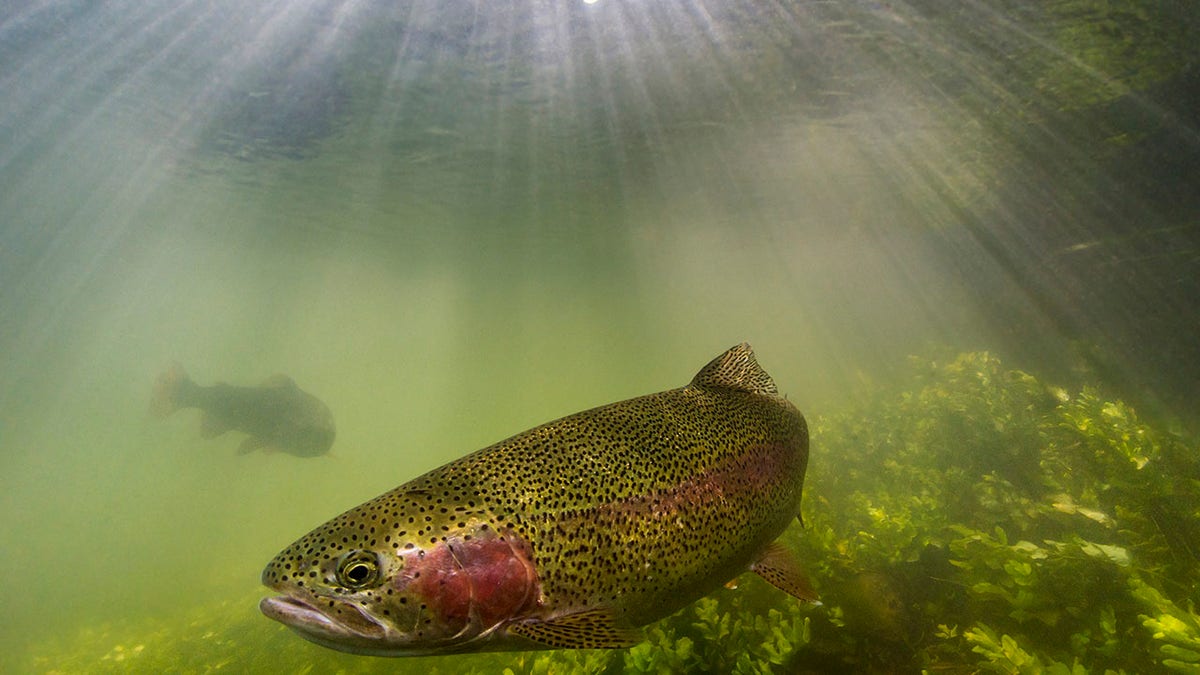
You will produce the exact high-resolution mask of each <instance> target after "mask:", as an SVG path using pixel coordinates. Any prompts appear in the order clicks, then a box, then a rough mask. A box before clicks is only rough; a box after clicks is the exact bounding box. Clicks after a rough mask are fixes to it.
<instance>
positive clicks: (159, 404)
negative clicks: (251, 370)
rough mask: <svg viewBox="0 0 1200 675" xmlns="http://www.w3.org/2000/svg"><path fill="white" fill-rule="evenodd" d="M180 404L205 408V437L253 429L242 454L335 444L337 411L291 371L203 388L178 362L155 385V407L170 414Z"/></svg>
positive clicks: (320, 450) (310, 453)
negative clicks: (255, 382) (246, 383)
mask: <svg viewBox="0 0 1200 675" xmlns="http://www.w3.org/2000/svg"><path fill="white" fill-rule="evenodd" d="M180 408H199V409H200V410H201V411H202V413H203V414H202V416H201V418H200V435H201V436H203V437H205V438H213V437H215V436H220V435H221V434H223V433H225V432H226V431H229V430H231V429H232V430H234V431H240V432H242V433H245V434H249V437H248V438H247V439H246V440H244V441H242V445H241V447H239V448H238V454H240V455H242V454H246V453H248V452H252V451H254V450H255V449H258V448H261V449H263V450H264V451H267V452H271V451H275V450H278V451H281V452H286V453H288V454H291V455H296V456H297V457H316V456H317V455H323V454H325V453H326V452H328V451H329V447H330V446H331V445H333V437H334V433H335V430H334V425H333V414H332V413H330V412H329V408H328V406H326V405H325V404H324V403H322V402H321V401H320V400H319V399H318V398H316V397H315V396H313V395H312V394H309V393H308V392H305V391H303V390H301V389H300V387H297V386H296V383H295V382H293V381H292V378H290V377H288V376H287V375H272V376H271V377H269V378H267V379H266V381H264V382H263V383H262V385H260V386H258V387H235V386H232V385H228V384H224V383H218V384H214V385H212V386H211V387H202V386H200V385H198V384H196V383H195V382H192V380H191V378H189V377H188V376H187V373H185V372H184V371H183V367H182V366H180V365H179V364H178V363H172V364H171V366H170V367H169V368H167V370H166V371H165V372H164V373H163V374H162V375H159V377H158V382H157V383H155V385H154V396H153V398H152V399H151V401H150V412H151V413H152V414H154V415H157V416H158V417H166V416H167V415H170V414H171V413H173V412H175V411H176V410H178V409H180Z"/></svg>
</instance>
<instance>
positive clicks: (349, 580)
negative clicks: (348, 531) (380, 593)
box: [337, 551, 379, 590]
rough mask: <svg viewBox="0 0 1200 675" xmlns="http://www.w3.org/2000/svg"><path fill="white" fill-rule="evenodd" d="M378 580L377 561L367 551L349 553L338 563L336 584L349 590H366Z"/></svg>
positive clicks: (373, 555)
mask: <svg viewBox="0 0 1200 675" xmlns="http://www.w3.org/2000/svg"><path fill="white" fill-rule="evenodd" d="M378 578H379V561H378V560H377V559H376V558H375V554H373V553H369V552H367V551H350V552H349V553H347V554H346V555H345V556H344V557H343V558H342V560H341V562H339V563H338V567H337V580H338V583H340V584H341V585H343V586H345V587H346V588H349V589H354V590H357V589H359V588H366V587H367V586H370V585H371V584H373V583H375V581H376V580H377V579H378Z"/></svg>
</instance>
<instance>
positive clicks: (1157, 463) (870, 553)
mask: <svg viewBox="0 0 1200 675" xmlns="http://www.w3.org/2000/svg"><path fill="white" fill-rule="evenodd" d="M913 366H914V370H915V376H914V378H913V382H914V386H912V387H911V388H908V389H907V390H905V391H901V392H881V393H880V394H879V395H877V396H876V397H874V398H873V399H872V400H871V401H869V402H868V403H866V404H864V405H863V406H862V408H861V409H859V410H855V411H851V412H848V413H846V414H844V415H840V416H830V417H825V418H818V420H817V421H816V424H814V442H813V445H814V448H815V450H814V452H813V459H812V466H811V467H810V480H809V485H808V488H807V489H808V490H809V493H808V494H809V495H810V497H809V500H808V501H807V502H806V507H805V515H806V518H807V519H808V521H809V523H810V525H811V526H810V527H809V528H807V529H806V530H804V531H802V532H801V533H800V536H799V544H800V546H801V547H802V548H803V549H804V551H805V554H806V557H807V558H808V559H810V560H814V561H817V562H815V563H814V568H815V572H816V576H817V578H818V581H819V582H824V583H823V586H822V588H821V589H820V590H821V591H822V594H823V599H825V600H826V604H825V605H824V606H823V607H820V608H817V609H816V612H817V613H818V614H823V615H825V616H826V617H828V622H825V621H821V620H820V617H818V616H814V617H813V624H814V626H816V627H819V628H822V629H824V628H825V627H828V628H830V629H831V630H832V629H836V630H838V631H840V634H839V639H840V640H842V641H843V642H849V643H851V644H853V645H856V646H857V647H862V648H869V649H874V650H876V651H877V652H884V654H885V655H881V656H879V657H878V658H875V659H874V660H873V661H870V662H868V663H867V664H865V665H866V666H868V667H875V668H877V669H879V670H885V669H886V667H885V665H884V664H886V663H891V664H893V665H894V664H898V663H907V664H909V667H910V668H912V669H922V668H923V669H928V670H935V669H937V670H941V669H962V670H967V671H970V670H988V671H993V672H1005V673H1021V672H1063V673H1072V672H1105V671H1111V672H1147V671H1150V670H1155V669H1161V666H1168V667H1171V668H1183V667H1185V666H1187V667H1191V666H1194V664H1195V663H1196V661H1188V659H1189V658H1191V656H1192V655H1194V654H1197V653H1200V650H1197V649H1196V645H1195V644H1194V643H1193V642H1190V641H1189V638H1188V636H1189V633H1187V632H1186V631H1183V632H1181V631H1179V630H1176V631H1174V632H1172V631H1168V630H1159V631H1157V632H1153V633H1149V632H1147V631H1146V629H1145V628H1146V626H1147V625H1148V622H1158V623H1155V626H1167V625H1169V626H1172V627H1176V628H1178V627H1179V626H1194V624H1189V623H1188V621H1187V619H1188V618H1189V617H1191V618H1192V619H1194V615H1192V614H1190V611H1191V610H1190V609H1189V610H1186V611H1185V610H1182V609H1180V606H1179V605H1178V604H1177V603H1179V602H1185V603H1188V602H1192V601H1194V598H1195V597H1196V594H1197V590H1198V588H1200V584H1198V581H1200V579H1198V577H1197V569H1198V567H1200V565H1198V563H1200V558H1198V557H1197V555H1196V550H1195V548H1194V546H1195V545H1194V544H1193V543H1192V542H1194V541H1200V534H1198V532H1197V523H1198V522H1200V511H1198V510H1197V509H1198V507H1200V482H1198V481H1197V476H1198V475H1200V471H1198V469H1200V462H1198V461H1197V457H1196V448H1195V446H1194V445H1189V444H1188V443H1186V442H1185V441H1184V440H1183V439H1181V438H1179V437H1177V436H1175V435H1172V434H1169V433H1165V432H1162V431H1160V430H1158V429H1156V428H1154V427H1153V426H1152V425H1149V424H1147V423H1145V422H1143V421H1142V420H1140V419H1139V418H1138V416H1137V414H1136V412H1135V411H1134V410H1133V409H1132V408H1131V407H1130V406H1128V405H1126V404H1124V403H1123V402H1121V401H1119V400H1115V399H1110V398H1106V397H1105V396H1104V395H1103V394H1102V393H1101V392H1100V391H1099V390H1098V389H1095V388H1092V387H1085V388H1083V389H1082V391H1080V392H1078V393H1076V394H1072V393H1069V392H1067V391H1066V390H1064V389H1062V388H1058V387H1054V386H1048V385H1046V384H1044V383H1042V382H1040V381H1038V380H1037V379H1036V378H1035V377H1033V376H1031V375H1029V374H1027V373H1023V372H1019V371H1011V370H1005V369H1004V368H1003V367H1002V366H1001V364H1000V362H999V360H998V359H996V358H995V357H994V356H992V355H990V354H987V353H970V354H961V355H958V356H956V357H955V358H953V359H951V360H949V361H946V362H941V361H938V362H924V361H914V364H913ZM823 459H827V460H828V462H829V464H828V468H826V466H824V465H823V464H822V460H823ZM864 575H866V576H867V577H868V578H869V579H871V583H870V584H869V585H867V586H865V587H863V588H865V589H866V591H867V592H864V590H863V588H860V587H859V586H861V584H858V585H855V584H850V583H847V580H849V579H856V578H862V577H863V576H864ZM880 589H884V590H885V591H886V592H888V593H890V594H891V595H892V596H893V601H892V602H890V603H887V604H883V603H876V604H878V605H879V606H877V607H874V608H872V607H871V606H870V603H869V602H866V601H864V600H863V598H862V596H864V595H866V596H868V597H871V596H875V597H878V596H881V595H884V594H885V593H883V592H881V590H880ZM1141 589H1150V590H1151V591H1153V593H1151V592H1149V591H1146V590H1141ZM1188 607H1189V608H1190V607H1191V605H1190V604H1188ZM849 608H857V611H859V612H860V613H861V612H862V611H864V608H866V610H868V612H869V613H873V616H869V617H867V618H866V619H865V620H859V621H858V622H851V621H844V620H842V618H843V617H844V616H849V612H848V611H847V610H848V609H849ZM898 617H899V618H898ZM1159 617H1167V618H1162V619H1160V618H1159ZM872 623H873V624H874V626H875V627H876V630H875V631H874V633H872V632H871V631H868V630H866V627H868V626H871V625H872ZM880 625H882V626H889V625H891V626H896V627H899V626H902V625H904V626H907V627H908V629H907V630H892V631H891V634H890V635H880V633H879V630H878V627H879V626H880ZM882 638H887V640H884V639H882ZM888 641H890V646H884V645H881V643H885V642H888ZM813 642H814V644H815V645H824V644H828V643H831V642H832V638H831V637H830V636H829V635H826V634H824V632H823V630H816V629H814V635H813ZM1160 643H1161V644H1160ZM801 659H803V654H802V655H801ZM1168 661H1169V663H1168ZM1180 664H1183V665H1180ZM1185 672H1190V671H1185Z"/></svg>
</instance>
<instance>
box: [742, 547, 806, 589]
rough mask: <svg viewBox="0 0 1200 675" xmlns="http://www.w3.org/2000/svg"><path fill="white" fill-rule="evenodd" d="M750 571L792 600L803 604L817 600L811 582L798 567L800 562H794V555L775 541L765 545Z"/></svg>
mask: <svg viewBox="0 0 1200 675" xmlns="http://www.w3.org/2000/svg"><path fill="white" fill-rule="evenodd" d="M750 571H752V572H754V573H755V574H757V575H758V576H760V577H762V578H763V579H764V580H765V581H766V582H767V583H769V584H771V585H772V586H774V587H775V588H778V589H779V590H781V591H783V592H784V593H787V594H788V595H790V596H792V597H794V598H798V599H800V600H803V601H805V602H817V600H818V596H817V592H816V591H815V590H814V589H813V586H812V582H811V581H809V580H808V575H806V574H805V573H804V570H803V569H802V568H801V567H800V561H798V560H796V554H794V553H792V552H791V551H789V550H788V549H787V548H785V547H784V546H783V544H780V543H779V542H777V541H775V542H771V543H770V544H768V545H767V548H766V550H765V551H763V554H762V556H761V557H760V558H759V559H758V560H757V561H756V562H755V563H754V564H753V565H751V566H750Z"/></svg>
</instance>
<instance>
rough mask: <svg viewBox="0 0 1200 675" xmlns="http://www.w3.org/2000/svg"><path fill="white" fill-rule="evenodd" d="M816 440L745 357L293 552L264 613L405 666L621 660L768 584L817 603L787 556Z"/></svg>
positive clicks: (463, 464) (543, 435)
mask: <svg viewBox="0 0 1200 675" xmlns="http://www.w3.org/2000/svg"><path fill="white" fill-rule="evenodd" d="M807 464H808V429H807V427H806V425H805V422H804V417H803V416H801V414H800V411H798V410H796V408H795V407H794V406H793V405H792V404H791V403H789V402H788V401H787V400H786V399H784V398H783V397H782V396H780V395H779V394H778V392H777V391H776V389H775V383H774V382H772V381H771V378H770V376H768V375H767V374H766V372H764V371H763V370H762V369H761V368H760V367H759V366H758V363H757V362H756V361H755V359H754V353H753V352H752V351H751V350H750V346H749V345H746V344H742V345H738V346H736V347H734V348H732V349H730V350H729V351H727V352H726V353H724V354H722V355H721V356H719V357H717V358H716V359H714V360H713V361H712V362H711V363H709V364H708V365H707V366H705V367H704V368H703V369H702V370H701V371H700V373H699V374H698V375H696V377H695V378H694V379H693V380H692V382H691V384H689V385H687V386H686V387H681V388H678V389H672V390H670V391H664V392H661V393H658V394H651V395H649V396H642V397H639V398H633V399H629V400H627V401H621V402H619V403H612V404H610V405H606V406H602V407H599V408H594V409H592V410H587V411H584V412H581V413H576V414H574V415H571V416H569V417H564V418H562V419H560V420H558V421H555V422H550V423H548V424H544V425H542V426H540V427H537V428H535V429H531V430H529V431H526V432H525V433H522V434H518V435H517V436H513V437H512V438H510V439H508V440H506V441H501V442H499V443H497V444H495V445H493V446H491V447H488V448H484V449H483V450H480V451H478V452H475V453H473V454H470V455H467V456H466V457H463V458H462V459H459V460H458V461H455V462H452V463H450V464H447V465H445V466H443V467H441V468H438V469H434V470H433V471H430V472H429V473H427V474H425V475H424V476H421V477H420V478H417V479H415V480H413V481H410V482H408V483H405V484H404V485H401V486H400V487H398V488H396V489H395V490H392V491H391V492H388V493H387V494H384V495H382V496H380V497H378V498H376V499H374V500H371V501H369V502H367V503H365V504H363V505H361V506H359V507H357V508H354V509H351V510H350V511H347V512H346V513H344V514H342V515H340V516H338V517H337V518H334V519H333V520H331V521H329V522H327V523H325V524H324V525H322V526H320V527H318V528H317V529H315V530H313V531H312V532H310V533H309V534H308V535H307V536H305V537H303V538H301V539H300V540H299V541H297V542H296V543H294V544H292V545H291V546H290V547H289V548H287V549H286V550H284V551H283V552H281V553H280V554H279V555H278V556H276V557H275V559H274V560H272V561H271V563H270V564H269V565H267V568H266V569H265V570H264V571H263V575H262V580H263V583H264V584H266V585H267V586H268V587H270V588H271V589H273V590H275V591H277V592H279V593H281V594H282V595H281V596H280V597H275V598H264V599H263V601H262V603H261V605H260V606H261V608H262V611H263V613H265V614H266V615H267V616H269V617H271V618H272V619H276V620H277V621H280V622H282V623H284V624H286V625H288V626H290V627H291V628H292V629H294V630H295V631H296V632H297V633H299V634H300V635H301V636H303V637H305V638H307V639H309V640H312V641H313V642H316V643H318V644H321V645H324V646H326V647H332V648H334V649H339V650H343V651H348V652H356V653H360V654H374V655H380V656H401V655H409V654H437V653H446V652H456V651H469V650H501V649H558V648H597V647H599V648H604V647H610V648H611V647H628V646H630V645H632V644H634V643H636V642H637V641H638V640H639V639H640V636H639V634H638V632H637V631H636V628H637V627H639V626H642V625H645V624H647V623H649V622H651V621H654V620H655V619H658V618H661V617H663V616H666V615H668V614H670V613H672V612H674V611H676V610H678V609H679V608H681V607H683V606H685V605H687V604H688V603H690V602H692V601H693V600H696V599H697V598H699V597H701V596H703V595H705V594H707V593H709V592H711V591H713V590H715V589H716V588H719V587H720V586H721V585H722V584H723V583H725V582H727V581H729V580H730V579H732V578H734V577H736V576H738V575H739V574H741V573H742V572H746V571H751V572H756V573H757V574H759V575H760V576H762V577H763V578H764V579H766V580H767V581H768V582H770V583H771V584H774V585H775V586H777V587H778V588H780V589H782V590H784V591H786V592H788V593H790V594H792V595H794V596H796V597H797V598H800V599H803V600H810V601H811V600H815V599H816V594H815V593H814V592H813V590H812V587H811V586H810V584H809V583H808V581H807V579H806V578H805V577H804V575H803V573H802V572H801V571H800V568H799V566H798V564H797V563H796V562H795V560H794V558H793V556H792V554H791V553H790V552H788V551H787V550H786V549H784V548H783V547H782V546H781V545H779V544H778V543H777V542H775V541H774V540H775V538H776V537H778V536H779V534H780V533H781V532H783V530H784V528H786V527H787V525H788V523H790V522H791V521H792V519H794V518H796V517H798V515H799V513H800V491H801V487H802V484H803V482H804V471H805V467H806V466H807Z"/></svg>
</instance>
